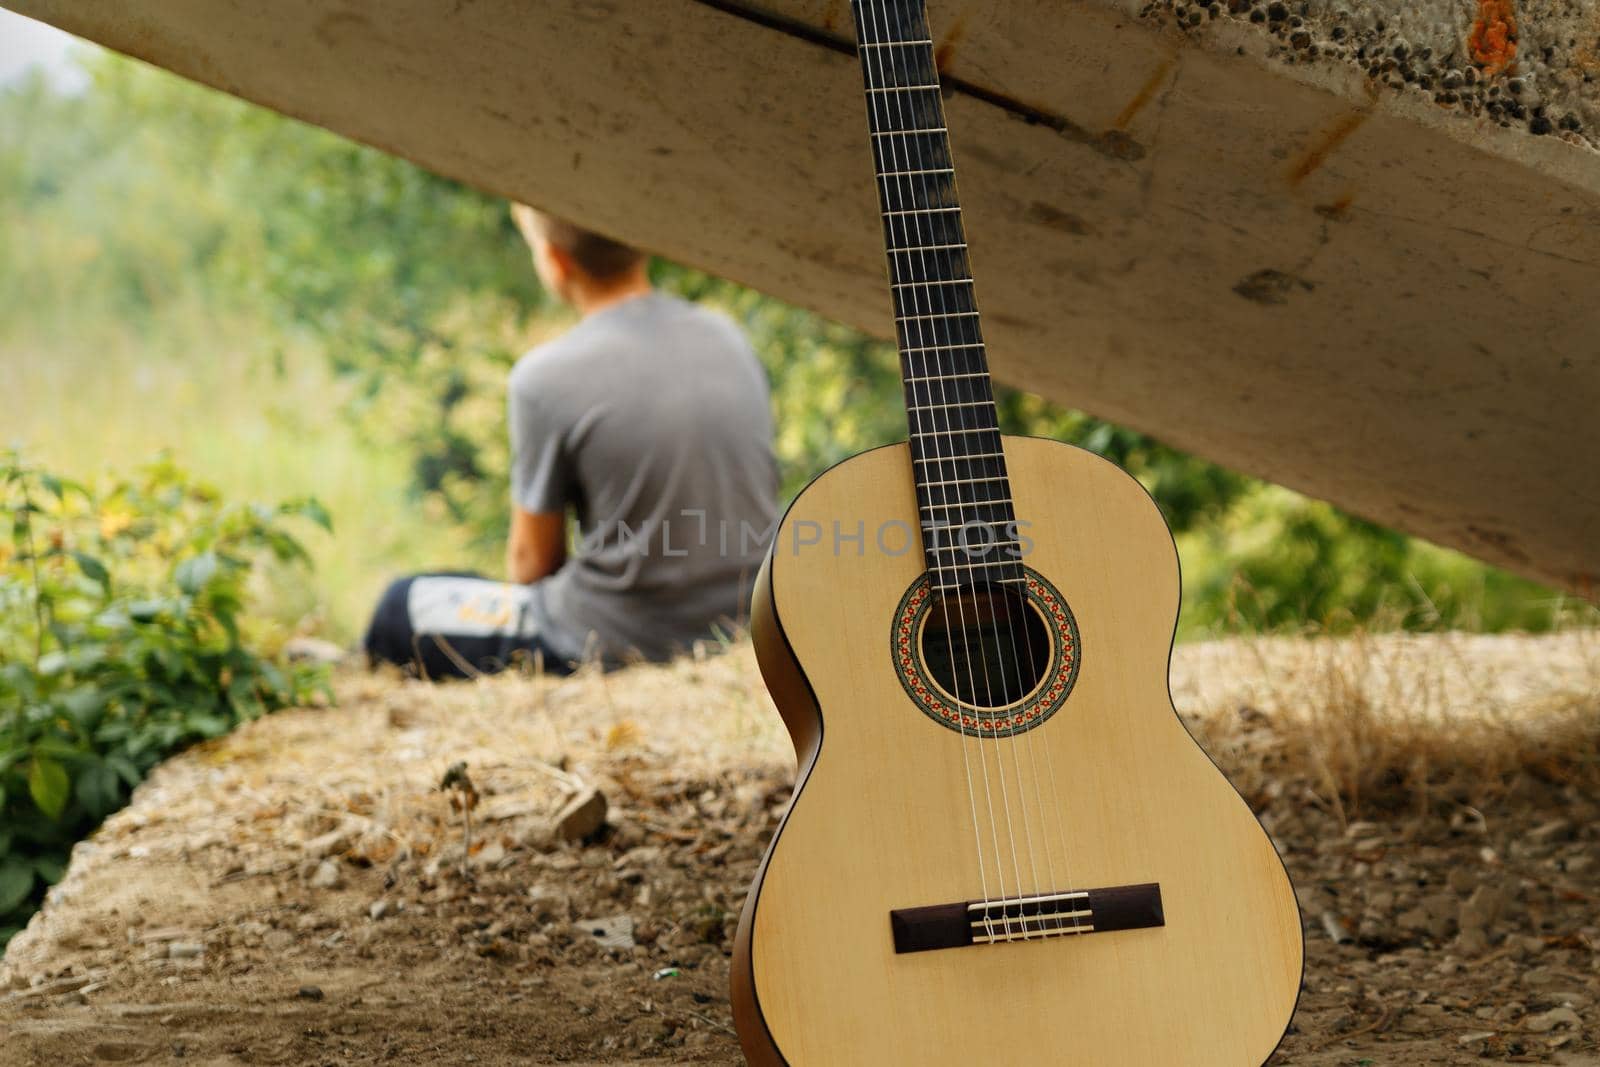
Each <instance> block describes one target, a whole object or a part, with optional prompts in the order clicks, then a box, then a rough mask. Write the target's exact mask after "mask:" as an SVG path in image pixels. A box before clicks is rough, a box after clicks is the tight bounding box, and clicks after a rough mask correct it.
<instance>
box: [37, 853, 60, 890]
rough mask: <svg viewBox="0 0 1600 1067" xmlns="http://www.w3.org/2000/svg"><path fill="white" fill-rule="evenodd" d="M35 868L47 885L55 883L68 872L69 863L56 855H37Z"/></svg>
mask: <svg viewBox="0 0 1600 1067" xmlns="http://www.w3.org/2000/svg"><path fill="white" fill-rule="evenodd" d="M33 869H34V872H35V873H36V874H38V876H39V877H40V878H43V879H44V880H45V883H46V884H47V885H55V884H56V883H57V882H59V881H61V877H62V875H64V874H66V873H67V865H66V864H65V863H63V862H61V860H60V858H59V857H56V856H35V857H34V859H33Z"/></svg>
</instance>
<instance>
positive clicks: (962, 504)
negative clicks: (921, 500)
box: [917, 497, 1014, 511]
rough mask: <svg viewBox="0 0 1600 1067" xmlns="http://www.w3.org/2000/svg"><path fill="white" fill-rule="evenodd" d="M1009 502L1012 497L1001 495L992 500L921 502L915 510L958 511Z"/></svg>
mask: <svg viewBox="0 0 1600 1067" xmlns="http://www.w3.org/2000/svg"><path fill="white" fill-rule="evenodd" d="M1010 503H1014V501H1012V499H1011V498H1010V497H1003V498H1002V497H996V498H995V499H993V500H966V501H958V502H956V503H954V504H921V505H919V506H918V507H917V510H918V511H936V510H937V511H950V510H952V509H953V510H957V511H959V510H960V509H962V508H977V507H987V506H989V505H991V504H1010Z"/></svg>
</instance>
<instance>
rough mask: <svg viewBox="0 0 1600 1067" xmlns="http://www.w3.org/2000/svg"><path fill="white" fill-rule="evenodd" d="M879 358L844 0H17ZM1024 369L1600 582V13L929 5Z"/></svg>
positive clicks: (1084, 400)
mask: <svg viewBox="0 0 1600 1067" xmlns="http://www.w3.org/2000/svg"><path fill="white" fill-rule="evenodd" d="M3 2H5V3H6V4H8V5H9V6H11V7H13V8H15V9H17V10H19V11H21V12H23V13H25V14H31V15H34V16H36V17H39V18H43V19H44V20H46V21H48V22H52V23H55V24H56V25H59V26H61V27H63V28H65V29H67V30H70V31H72V32H74V33H78V34H81V35H83V36H86V37H89V38H92V39H94V40H97V41H100V42H102V43H104V44H107V45H109V46H111V47H113V48H116V49H119V50H121V51H124V52H128V53H130V54H132V55H136V56H140V57H142V58H145V59H148V60H150V61H152V62H154V63H157V64H159V65H161V66H164V67H167V68H169V69H172V70H175V71H177V72H178V73H180V74H184V75H186V76H188V77H191V78H195V79H197V80H199V81H202V82H205V83H207V84H210V85H214V86H217V87H218V88H221V89H224V90H226V91H229V92H233V93H236V94H238V95H240V96H244V97H247V98H249V99H252V100H256V101H258V102H261V103H264V104H266V105H267V106H270V107H273V108H276V109H278V110H280V111H283V112H285V113H287V114H291V115H296V116H299V117H301V118H305V119H308V120H310V121H313V122H316V123H319V124H321V125H324V126H327V127H329V128H331V129H334V130H337V131H339V132H341V133H343V134H346V135H348V136H351V137H354V138H356V139H358V140H362V141H365V142H368V143H370V144H374V145H376V146H378V147H380V148H384V149H387V150H389V151H392V152H395V153H397V154H399V155H403V156H406V157H408V158H410V159H413V160H415V161H417V162H419V163H421V164H422V165H424V166H427V167H430V168H431V169H434V170H436V171H439V172H441V173H444V174H448V175H451V176H453V177H457V178H460V179H462V180H465V181H468V182H471V183H473V184H475V185H478V186H480V187H482V188H485V189H487V190H490V191H492V192H498V193H504V194H506V195H511V196H517V197H520V198H523V199H526V200H529V201H531V202H533V203H536V204H539V205H541V206H544V207H547V208H549V209H551V210H554V211H557V212H560V213H563V214H566V215H569V216H571V217H573V218H575V219H577V220H579V221H582V222H584V223H587V224H589V225H591V226H594V227H595V228H597V229H600V230H602V231H605V232H608V233H612V234H615V235H617V236H620V237H623V238H626V239H629V240H632V241H634V242H637V243H638V244H640V245H642V246H644V247H647V248H649V249H652V250H654V251H658V252H661V253H663V254H666V255H669V256H672V257H673V258H676V259H678V260H681V261H683V262H687V263H691V264H694V265H697V266H700V267H704V268H706V269H708V270H711V271H714V272H717V273H719V274H723V275H726V276H728V277H731V278H735V279H738V280H739V281H742V282H745V283H747V284H750V285H752V286H755V287H757V288H760V289H763V290H765V291H768V292H771V293H773V294H775V295H778V296H780V297H783V298H784V299H787V300H790V301H793V302H795V303H798V304H802V305H805V306H808V307H812V308H815V309H817V310H819V311H821V312H823V313H825V314H828V315H831V316H834V317H836V318H838V319H841V320H844V321H846V322H850V323H852V324H855V325H857V326H860V327H862V328H865V329H867V330H870V331H872V332H874V333H877V334H881V335H886V334H888V332H889V326H890V322H889V301H888V296H887V293H886V291H885V283H884V272H883V265H882V257H881V253H880V250H879V245H878V241H879V236H878V229H877V221H876V206H875V203H874V198H873V191H872V186H871V182H870V180H869V171H868V167H869V163H868V155H867V149H866V145H865V134H864V130H865V124H864V121H863V117H862V104H861V100H860V84H859V76H858V72H857V68H856V66H855V64H854V61H853V59H852V58H851V55H850V47H849V40H850V26H849V22H848V19H849V10H848V5H847V4H846V3H845V2H844V0H769V2H765V3H756V2H746V0H650V2H649V3H643V2H624V0H547V2H544V3H540V4H523V3H517V2H515V0H477V2H475V3H469V4H460V5H455V6H453V7H449V8H446V7H441V6H439V5H436V4H432V3H428V2H426V0H392V2H389V3H384V4H377V3H374V2H369V0H363V2H352V0H341V2H337V3H332V4H330V3H327V2H324V0H279V2H277V3H274V4H271V5H262V4H257V3H253V2H249V0H164V2H162V3H159V4H156V3H148V2H144V3H141V2H138V0H102V2H100V3H97V4H93V5H87V4H81V3H73V2H71V0H3ZM930 8H931V14H932V20H933V23H934V25H935V27H936V32H937V33H938V35H939V48H938V52H939V57H940V61H941V64H942V66H943V69H944V70H945V72H946V80H947V85H948V88H949V97H950V99H949V109H948V110H949V118H950V124H951V127H952V131H953V136H954V142H955V149H956V153H957V157H958V159H959V160H960V163H959V165H960V167H961V174H962V190H963V195H964V199H965V201H966V202H967V204H968V207H969V216H970V217H969V231H970V240H971V246H972V253H973V258H974V261H975V265H976V270H977V276H978V280H979V289H980V294H981V299H982V300H983V306H984V308H985V310H986V315H985V327H986V331H987V333H988V335H989V337H990V339H991V342H992V353H993V360H994V364H995V368H996V371H997V372H998V373H999V374H1000V375H1001V376H1002V377H1003V378H1005V379H1007V380H1009V381H1012V382H1015V383H1018V384H1022V385H1025V386H1027V387H1028V388H1031V389H1035V390H1037V391H1039V392H1041V393H1044V394H1045V395H1047V396H1049V397H1051V398H1053V399H1055V400H1059V401H1062V402H1065V403H1069V404H1073V405H1076V406H1079V407H1083V408H1086V409H1088V410H1090V411H1092V412H1094V413H1096V414H1099V415H1102V416H1104V417H1106V418H1110V419H1114V420H1117V421H1119V422H1123V423H1126V424H1128V425H1131V426H1135V427H1138V428H1140V429H1143V430H1147V431H1149V432H1151V433H1154V434H1157V435H1159V436H1161V437H1162V438H1164V439H1166V440H1168V441H1171V442H1172V443H1173V444H1175V445H1178V446H1180V447H1183V448H1186V449H1190V450H1193V451H1195V452H1198V453H1200V454H1202V455H1205V456H1208V457H1210V458H1212V459H1215V460H1218V461H1220V462H1223V463H1226V464H1229V465H1231V466H1234V467H1237V468H1240V469H1243V470H1246V471H1250V472H1252V473H1255V474H1258V475H1261V476H1263V477H1266V478H1270V479H1272V480H1274V481H1278V482H1282V483H1284V484H1287V485H1290V486H1292V487H1294V488H1297V489H1300V490H1303V491H1305V492H1308V493H1311V494H1313V495H1316V496H1320V497H1324V498H1327V499H1329V500H1332V501H1334V502H1336V503H1338V504H1340V505H1342V506H1344V507H1346V508H1349V509H1350V510H1353V511H1355V512H1357V513H1359V514H1362V515H1365V516H1367V517H1370V518H1372V519H1375V520H1378V521H1380V522H1384V523H1388V524H1391V525H1394V526H1397V527H1400V528H1402V529H1405V530H1409V531H1412V532H1414V533H1418V534H1421V535H1423V536H1425V537H1428V538H1431V539H1433V540H1436V541H1439V542H1442V543H1445V544H1448V545H1452V546H1454V547H1456V548H1460V549H1462V550H1464V551H1467V552H1470V553H1472V554H1474V555H1477V556H1479V557H1481V558H1483V559H1486V560H1489V561H1491V562H1494V563H1498V564H1501V565H1504V566H1507V567H1510V568H1512V569H1514V570H1517V571H1520V572H1521V573H1524V574H1527V575H1530V576H1533V577H1536V578H1541V579H1544V580H1546V581H1549V582H1552V583H1555V584H1558V585H1561V586H1563V587H1565V588H1567V589H1570V590H1573V591H1577V592H1584V593H1592V592H1593V589H1594V583H1595V578H1596V575H1597V574H1600V423H1597V420H1596V418H1595V412H1596V410H1597V409H1600V303H1597V301H1596V299H1595V296H1594V294H1595V293H1596V292H1597V291H1600V155H1597V153H1596V151H1595V148H1594V146H1593V144H1592V143H1591V141H1590V138H1591V136H1593V134H1594V131H1596V130H1597V129H1600V112H1597V111H1596V106H1597V95H1596V83H1595V76H1596V74H1597V73H1600V72H1597V69H1596V49H1597V48H1600V6H1597V4H1596V2H1595V0H1338V2H1331V0H1298V2H1295V3H1284V2H1282V0H1262V2H1255V0H1217V2H1214V3H1209V4H1207V5H1200V4H1196V3H1193V2H1190V0H1153V2H1149V3H1133V2H1126V0H1073V2H1063V0H932V3H931V4H930Z"/></svg>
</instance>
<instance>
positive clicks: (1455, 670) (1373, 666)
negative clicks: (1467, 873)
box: [1173, 630, 1600, 821]
mask: <svg viewBox="0 0 1600 1067" xmlns="http://www.w3.org/2000/svg"><path fill="white" fill-rule="evenodd" d="M1173 675H1174V678H1173V681H1174V693H1175V695H1176V696H1178V704H1179V707H1180V709H1182V710H1183V711H1184V713H1185V718H1186V720H1188V721H1189V722H1190V726H1191V729H1193V730H1194V732H1195V734H1196V736H1197V737H1198V738H1199V739H1200V741H1201V743H1202V744H1203V745H1204V746H1205V747H1206V748H1207V750H1208V751H1210V752H1211V753H1212V755H1213V756H1214V757H1215V758H1216V759H1217V760H1218V762H1219V763H1220V764H1221V765H1222V767H1223V769H1224V770H1225V771H1227V773H1228V775H1229V777H1230V778H1232V779H1233V780H1234V782H1235V784H1236V785H1237V786H1238V787H1239V788H1240V789H1241V791H1243V792H1244V793H1245V795H1246V796H1247V797H1251V798H1252V799H1254V800H1257V801H1264V800H1267V799H1270V798H1272V797H1273V796H1275V795H1278V794H1280V793H1281V792H1282V791H1283V790H1284V789H1285V788H1286V787H1287V783H1290V782H1295V781H1304V782H1307V783H1309V785H1310V790H1311V796H1312V797H1313V798H1314V799H1316V800H1317V801H1319V802H1320V803H1322V804H1324V805H1326V806H1327V807H1328V808H1329V809H1330V810H1332V811H1333V812H1334V813H1335V814H1337V815H1338V816H1339V817H1340V819H1341V820H1343V821H1349V820H1351V819H1355V818H1357V817H1359V816H1361V815H1363V814H1372V813H1378V812H1393V811H1396V810H1400V809H1403V808H1405V807H1408V806H1410V807H1413V808H1415V809H1416V810H1418V812H1419V813H1420V812H1425V811H1429V810H1435V809H1437V808H1439V807H1440V806H1441V805H1442V806H1444V807H1447V808H1452V809H1455V810H1457V811H1460V810H1468V811H1470V810H1471V809H1473V808H1474V807H1479V806H1482V805H1486V804H1487V803H1489V802H1490V801H1492V800H1495V799H1497V798H1499V797H1502V796H1504V795H1506V794H1507V793H1509V792H1512V791H1514V790H1516V789H1518V788H1522V787H1528V786H1532V785H1534V784H1545V785H1554V786H1563V785H1571V784H1581V785H1587V786H1594V785H1597V784H1600V755H1597V752H1600V631H1593V630H1575V631H1569V632H1566V633H1562V634H1555V635H1550V636H1545V637H1524V636H1477V635H1465V634H1437V635H1425V636H1419V635H1403V634H1390V635H1381V636H1358V637H1352V638H1343V639H1337V640H1336V639H1310V640H1307V639H1270V640H1256V641H1227V642H1217V643H1213V644H1203V645H1195V646H1189V647H1186V648H1181V649H1179V651H1178V654H1177V656H1176V657H1175V661H1174V669H1173ZM1185 682H1187V683H1188V688H1187V690H1185V689H1184V688H1183V687H1184V683H1185ZM1186 698H1187V699H1186Z"/></svg>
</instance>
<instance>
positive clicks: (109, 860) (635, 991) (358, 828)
mask: <svg viewBox="0 0 1600 1067" xmlns="http://www.w3.org/2000/svg"><path fill="white" fill-rule="evenodd" d="M1597 664H1600V635H1596V634H1594V633H1578V634H1570V635H1564V636H1558V637H1552V638H1537V639H1535V638H1503V637H1502V638H1466V637H1458V636H1444V637H1433V638H1368V639H1359V640H1348V641H1330V640H1318V641H1299V640H1297V641H1281V640H1280V641H1261V642H1223V643H1216V644H1207V645H1191V646H1184V647H1183V648H1180V649H1179V651H1178V654H1177V656H1176V658H1175V660H1174V665H1173V690H1174V694H1175V696H1176V698H1177V702H1178V704H1179V707H1180V709H1181V710H1182V711H1183V712H1184V715H1185V719H1186V721H1187V722H1188V723H1189V725H1190V727H1191V729H1192V730H1194V732H1195V733H1196V735H1197V736H1198V737H1200V738H1201V740H1202V742H1203V743H1204V744H1205V745H1206V746H1207V748H1208V749H1209V750H1210V751H1211V752H1212V754H1213V755H1214V756H1215V757H1216V758H1217V759H1218V761H1219V762H1220V763H1221V765H1222V767H1223V768H1224V770H1226V771H1227V772H1228V773H1229V774H1230V776H1231V777H1232V778H1233V779H1234V781H1235V782H1236V784H1238V785H1239V787H1240V789H1241V791H1242V792H1244V794H1245V796H1246V798H1247V799H1248V800H1249V801H1250V802H1251V804H1252V805H1253V806H1254V807H1255V808H1256V809H1257V811H1258V813H1259V814H1260V815H1261V817H1262V820H1263V822H1264V823H1265V824H1266V826H1267V828H1268V829H1269V831H1270V832H1271V833H1272V835H1273V837H1274V839H1275V840H1276V842H1277V844H1278V846H1279V848H1280V849H1282V850H1283V851H1284V853H1285V855H1286V856H1287V858H1288V863H1289V868H1290V872H1291V874H1292V875H1293V876H1294V879H1295V883H1296V885H1297V886H1298V889H1299V893H1300V900H1301V905H1302V909H1303V912H1304V916H1305V921H1306V930H1307V949H1308V957H1307V978H1306V987H1305V992H1304V995H1303V996H1302V999H1301V1002H1300V1007H1299V1011H1298V1014H1297V1015H1296V1018H1295V1024H1294V1027H1293V1029H1292V1030H1291V1032H1290V1035H1289V1037H1288V1039H1287V1040H1286V1041H1285V1043H1284V1046H1283V1048H1282V1049H1281V1050H1280V1053H1279V1055H1278V1058H1277V1059H1276V1060H1275V1062H1279V1063H1285V1064H1289V1063H1293V1064H1308V1065H1321V1067H1333V1065H1357V1064H1385V1065H1401V1067H1407V1065H1421V1064H1455V1063H1478V1062H1484V1061H1486V1060H1487V1061H1489V1062H1534V1063H1565V1064H1568V1065H1584V1064H1586V1065H1591V1067H1594V1065H1600V1056H1597V1055H1596V1041H1597V1039H1600V1007H1597V1004H1600V908H1597V904H1600V820H1597V816H1600V791H1597V788H1596V783H1597V761H1596V755H1595V751H1596V740H1597V739H1600V716H1597V715H1596V711H1597V710H1600V696H1597V694H1600V683H1597V680H1600V669H1597V666H1596V665H1597ZM339 690H340V696H341V704H340V706H339V707H337V708H333V709H305V710H299V711H292V712H287V713H283V714H279V715H276V716H273V717H272V718H270V719H267V720H264V721H261V722H258V723H256V724H253V725H252V726H250V727H248V728H246V729H243V730H241V731H239V732H237V733H236V734H234V735H233V736H231V737H229V738H225V739H222V740H220V741H218V742H215V743H213V744H210V745H207V746H204V747H202V748H199V749H195V750H193V751H191V752H189V753H187V754H185V755H183V756H181V757H179V758H177V759H175V760H173V761H171V762H170V763H168V764H166V765H165V766H163V767H162V768H161V769H160V770H159V771H158V773H157V774H155V775H154V776H153V777H152V778H151V780H150V781H149V782H147V783H146V785H145V786H144V787H142V788H141V789H140V790H139V792H138V794H137V796H136V797H135V800H134V803H133V804H132V805H131V806H130V807H129V808H127V809H126V810H124V811H123V812H121V813H119V814H118V815H116V816H115V817H113V818H112V819H111V820H110V821H109V822H108V823H107V824H106V826H105V827H104V828H103V829H102V830H101V832H100V833H99V834H98V835H96V837H95V838H94V839H92V840H91V841H89V842H85V843H84V844H83V845H81V846H80V848H79V850H78V851H77V853H76V854H75V856H74V860H73V864H72V868H71V871H70V872H69V875H68V878H67V880H66V881H65V882H64V883H63V885H62V886H60V887H58V889H57V890H56V891H55V892H54V894H53V896H52V899H51V901H50V902H49V904H48V905H47V907H46V910H45V911H44V912H42V913H41V914H40V915H39V916H38V917H36V918H35V921H34V922H33V924H32V925H31V926H30V927H29V929H28V930H27V931H25V932H24V933H23V934H22V935H20V936H19V937H18V938H17V940H16V941H15V942H14V943H13V945H12V946H11V949H10V951H9V952H8V954H7V957H6V959H5V962H4V965H3V966H0V991H3V992H0V1033H4V1034H5V1035H6V1036H5V1040H4V1042H3V1043H0V1063H4V1064H23V1063H43V1062H51V1063H63V1064H69V1063H90V1062H106V1061H128V1062H168V1061H171V1060H175V1059H178V1058H182V1059H184V1061H185V1062H199V1063H215V1064H234V1063H297V1064H298V1063H371V1062H379V1061H386V1060H394V1061H398V1062H428V1063H485V1064H499V1063H513V1062H568V1063H601V1062H604V1063H626V1062H635V1061H646V1060H648V1061H653V1062H661V1061H666V1062H718V1063H723V1062H737V1061H738V1059H739V1057H738V1052H737V1044H736V1042H735V1040H734V1037H733V1033H732V1024H731V1019H730V1015H729V1008H728V1000H727V990H726V987H727V977H728V952H729V950H730V947H731V939H732V934H733V929H734V925H735V923H736V921H737V913H738V909H739V906H740V904H741V902H742V899H743V895H744V891H745V888H746V886H747V884H748V882H749V880H750V878H751V876H752V874H753V872H754V869H755V866H756V863H757V862H758V860H759V858H760V855H761V852H762V850H763V848H764V847H765V844H766V842H767V840H768V838H769V837H770V834H771V832H772V829H773V827H774V826H775V824H776V821H777V819H778V817H779V815H780V814H781V811H782V808H783V805H784V803H785V802H786V801H787V799H788V795H789V787H790V784H791V776H792V763H791V760H790V758H789V755H788V751H787V746H786V741H785V739H784V738H783V736H782V733H781V728H780V727H779V725H778V723H777V720H776V716H775V713H774V712H773V711H772V710H771V706H770V704H769V703H768V701H767V698H766V696H765V693H764V690H763V689H762V688H761V685H760V682H759V679H758V678H757V676H756V672H755V669H754V665H753V660H752V657H751V656H750V653H749V649H748V647H747V646H745V645H738V646H735V647H734V648H733V649H732V650H731V651H730V652H728V653H727V654H724V655H718V656H713V657H709V658H707V659H704V660H702V661H700V662H683V663H679V664H674V665H671V666H668V667H639V668H633V669H630V670H628V671H624V672H621V673H618V674H614V675H610V676H604V677H602V676H598V675H589V676H582V677H578V678H575V679H567V680H553V679H552V680H547V679H498V680H488V681H482V682H477V683H471V684H463V685H454V686H445V687H437V688H433V687H427V686H423V685H419V684H416V683H408V682H402V681H400V680H398V679H394V678H388V677H381V676H380V677H373V676H367V675H358V674H350V675H347V676H345V677H343V678H341V680H340V683H339ZM458 762H464V763H465V765H466V774H467V778H468V779H469V780H470V782H471V784H472V786H473V788H474V790H475V792H476V793H477V795H478V800H477V803H476V806H475V807H474V808H473V809H472V819H471V824H472V825H471V835H470V840H469V839H468V837H467V834H466V827H465V825H464V820H463V812H462V811H461V810H460V809H461V808H462V807H463V803H462V801H463V797H464V795H465V794H464V792H463V791H462V790H460V789H451V790H442V789H440V782H441V780H442V779H443V778H444V777H445V776H446V772H447V770H448V769H449V768H450V767H451V766H452V765H453V764H456V763H458ZM595 789H598V790H599V791H600V792H601V793H602V794H603V795H604V797H605V798H606V799H607V801H608V806H607V809H606V812H605V816H604V822H603V823H601V822H600V821H599V820H598V819H597V818H596V816H598V815H599V811H598V805H597V803H596V802H595V801H593V799H592V797H591V795H590V794H591V791H592V790H595Z"/></svg>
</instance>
